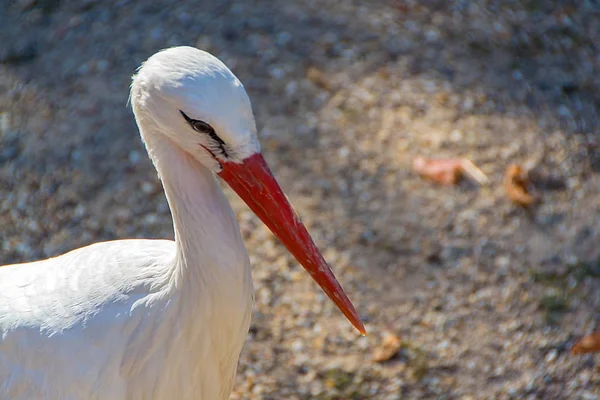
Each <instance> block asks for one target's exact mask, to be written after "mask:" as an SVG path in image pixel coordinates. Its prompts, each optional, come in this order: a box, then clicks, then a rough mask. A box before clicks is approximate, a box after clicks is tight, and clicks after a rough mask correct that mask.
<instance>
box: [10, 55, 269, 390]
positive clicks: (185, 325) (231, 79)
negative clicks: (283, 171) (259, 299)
mask: <svg viewBox="0 0 600 400" xmlns="http://www.w3.org/2000/svg"><path fill="white" fill-rule="evenodd" d="M201 91H203V93H204V94H203V95H202V96H200V95H199V92H201ZM131 100H132V105H133V109H134V113H135V115H136V120H137V122H138V126H139V128H140V132H141V134H142V138H143V140H144V142H145V143H146V147H147V149H148V152H149V154H150V155H151V158H152V160H153V162H154V164H155V166H156V168H157V170H158V172H159V175H160V177H161V179H162V181H163V186H164V188H165V193H166V196H167V200H168V202H169V206H170V208H171V213H172V216H173V223H174V230H175V241H167V240H119V241H113V242H104V243H97V244H93V245H91V246H88V247H84V248H81V249H77V250H74V251H72V252H70V253H67V254H64V255H62V256H60V257H56V258H52V259H48V260H43V261H36V262H32V263H27V264H15V265H8V266H4V267H1V268H0V335H1V336H0V398H1V399H13V400H20V399H23V400H25V399H27V400H30V399H61V400H69V399H83V398H85V399H110V400H119V399H130V400H133V399H165V400H166V399H199V400H219V399H227V398H228V397H229V394H230V392H231V388H232V383H233V380H234V377H235V371H236V366H237V361H238V357H239V354H240V351H241V349H242V345H243V342H244V339H245V336H246V334H247V332H248V328H249V324H250V314H251V309H252V303H253V290H252V282H251V276H250V263H249V260H248V256H247V254H246V250H245V248H244V246H243V243H242V240H241V235H240V232H239V227H238V224H237V221H236V220H235V216H234V214H233V211H232V210H231V207H230V205H229V203H228V202H227V200H226V198H225V196H224V195H223V192H222V191H221V189H220V187H219V185H218V183H217V182H216V180H215V178H214V175H213V171H215V170H216V169H217V168H218V163H216V162H215V160H214V159H212V157H207V156H206V152H205V151H202V149H201V147H200V146H198V141H199V140H204V139H202V138H201V137H199V136H198V134H197V133H196V132H194V131H193V130H191V129H189V127H187V126H185V124H184V122H185V121H183V120H182V118H181V115H180V114H179V113H178V111H179V109H181V108H182V107H185V108H186V111H187V112H189V113H191V114H194V115H195V116H197V118H205V119H208V118H207V116H210V119H211V122H210V123H211V124H214V125H215V126H218V127H219V134H220V135H223V136H224V137H225V138H226V141H227V142H228V145H229V146H231V148H232V149H233V150H235V151H233V153H235V154H237V155H238V156H239V157H241V158H243V157H245V156H247V155H249V154H253V153H255V152H257V151H258V150H259V147H258V141H257V139H256V128H255V125H254V118H253V117H252V111H251V108H250V103H249V101H248V99H247V95H246V93H245V91H244V89H243V86H241V83H239V81H238V80H237V78H235V76H234V75H233V74H232V73H231V72H230V71H229V70H228V69H227V68H226V67H225V66H224V65H223V64H222V63H221V62H220V61H218V60H217V59H216V58H214V57H212V56H210V55H208V54H207V53H204V52H201V51H199V50H196V49H192V48H175V49H169V50H166V51H163V52H161V53H158V54H157V55H155V56H153V57H151V58H150V59H149V60H148V62H147V63H146V64H145V66H144V67H142V68H141V70H140V71H139V73H138V75H137V77H136V78H134V82H133V85H132V95H131Z"/></svg>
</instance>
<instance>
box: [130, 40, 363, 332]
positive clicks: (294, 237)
mask: <svg viewBox="0 0 600 400" xmlns="http://www.w3.org/2000/svg"><path fill="white" fill-rule="evenodd" d="M131 103H132V106H133V110H134V113H135V116H136V119H137V121H138V124H140V125H141V122H142V121H143V122H144V125H146V126H147V125H151V126H154V127H155V128H156V129H155V131H156V132H160V133H161V134H162V135H165V137H166V138H168V139H169V140H170V141H171V142H172V143H174V144H175V145H177V146H178V147H180V148H181V149H182V150H183V151H185V152H187V153H189V154H190V155H192V156H193V157H194V158H195V159H196V160H197V161H198V162H200V163H201V164H202V165H204V166H205V167H206V168H208V169H210V170H211V171H213V172H214V173H215V174H217V175H218V176H219V177H220V178H222V179H223V180H224V181H225V182H227V183H228V184H229V186H230V187H231V188H232V189H233V190H234V191H235V192H236V193H237V194H238V195H239V196H240V197H241V198H242V200H244V202H246V204H247V205H248V206H249V207H250V209H251V210H252V211H254V213H255V214H256V215H257V216H258V217H259V218H260V219H261V220H262V221H263V222H264V223H265V225H267V227H268V228H269V229H270V230H271V231H272V232H273V234H274V235H275V236H276V237H277V238H278V239H279V240H280V241H281V242H282V243H283V244H284V245H285V246H286V248H287V249H288V250H289V251H290V252H291V253H292V254H293V255H294V257H295V258H296V259H297V260H298V262H300V264H302V266H303V267H304V268H305V269H306V271H307V272H308V273H309V274H310V275H311V276H312V278H313V279H314V280H315V281H316V282H317V283H318V284H319V286H320V287H321V288H322V289H323V291H325V293H326V294H327V295H328V296H329V298H330V299H331V300H332V301H333V302H334V303H335V304H336V305H337V306H338V307H339V309H340V310H341V311H342V312H343V313H344V315H345V316H346V317H347V318H348V319H349V321H350V322H351V323H352V324H353V325H354V326H355V327H356V328H357V329H358V330H359V331H360V332H361V333H363V334H364V333H365V328H364V326H363V325H362V323H361V321H360V318H359V316H358V314H357V312H356V310H355V309H354V306H353V305H352V303H351V302H350V300H349V299H348V297H347V296H346V294H345V293H344V290H343V289H342V287H341V285H340V284H339V283H338V281H337V280H336V278H335V276H334V275H333V272H332V271H331V269H330V268H329V266H328V265H327V263H326V262H325V260H324V258H323V256H322V255H321V253H320V252H319V250H318V249H317V247H316V245H315V244H314V242H313V240H312V238H311V237H310V235H309V233H308V231H307V230H306V228H305V227H304V224H302V222H301V221H300V218H299V217H298V215H297V214H296V212H295V211H294V209H293V208H292V206H291V205H290V203H289V201H288V200H287V197H286V196H285V194H284V193H283V191H282V190H281V188H280V187H279V184H278V183H277V181H276V180H275V178H274V177H273V174H272V173H271V171H270V170H269V167H268V166H267V164H266V162H265V160H264V159H263V157H262V155H261V153H260V145H259V143H258V138H257V135H256V124H255V121H254V116H253V113H252V107H251V105H250V100H249V99H248V95H247V94H246V91H245V89H244V86H243V85H242V83H241V82H240V81H239V80H238V79H237V77H236V76H235V75H234V74H233V73H232V72H231V71H230V70H229V69H228V68H227V67H226V66H225V64H223V63H222V62H221V61H219V60H218V59H217V58H216V57H214V56H212V55H210V54H209V53H206V52H204V51H201V50H198V49H195V48H193V47H174V48H170V49H167V50H163V51H161V52H159V53H157V54H155V55H153V56H152V57H150V58H149V59H148V60H147V61H146V62H145V63H144V64H143V65H142V66H141V67H140V69H139V71H138V73H137V75H135V76H134V78H133V83H132V85H131ZM143 134H144V133H143V132H142V135H143Z"/></svg>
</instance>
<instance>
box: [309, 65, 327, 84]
mask: <svg viewBox="0 0 600 400" xmlns="http://www.w3.org/2000/svg"><path fill="white" fill-rule="evenodd" d="M306 77H307V78H308V80H309V81H311V82H312V83H314V84H315V85H317V86H319V87H320V88H322V89H329V87H330V79H329V78H328V77H327V75H326V74H325V73H324V72H323V71H321V70H319V69H317V68H315V67H312V66H311V67H308V69H307V70H306Z"/></svg>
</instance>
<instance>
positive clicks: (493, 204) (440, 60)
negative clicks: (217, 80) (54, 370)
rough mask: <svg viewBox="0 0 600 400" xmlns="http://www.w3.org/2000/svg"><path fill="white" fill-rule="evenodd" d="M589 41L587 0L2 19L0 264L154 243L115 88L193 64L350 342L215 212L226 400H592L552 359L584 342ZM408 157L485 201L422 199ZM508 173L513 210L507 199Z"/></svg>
mask: <svg viewBox="0 0 600 400" xmlns="http://www.w3.org/2000/svg"><path fill="white" fill-rule="evenodd" d="M599 37H600V5H599V4H598V2H597V1H593V0H589V1H574V0H573V1H566V0H565V1H554V2H544V1H541V0H527V1H508V0H507V1H484V0H476V1H460V0H457V1H453V2H449V1H445V0H422V1H392V0H389V1H380V0H373V1H369V2H361V1H346V2H340V1H333V0H322V1H312V0H301V1H289V2H271V1H266V0H250V1H244V2H242V1H239V2H233V1H221V2H216V1H214V2H210V1H201V2H185V3H183V2H176V1H168V0H159V1H154V2H146V1H142V0H137V1H133V0H131V1H127V0H120V1H108V0H106V1H99V0H82V1H77V2H76V1H63V2H58V1H57V0H8V1H1V2H0V43H2V45H0V187H1V188H2V190H1V191H0V193H1V196H0V224H1V226H2V229H1V233H0V235H1V236H0V238H1V241H0V242H1V245H2V250H1V252H0V263H1V264H5V263H15V262H21V261H27V260H33V259H37V258H42V257H48V256H53V255H56V254H60V253H62V252H65V251H67V250H69V249H72V248H75V247H79V246H83V245H86V244H89V243H91V242H95V241H99V240H108V239H115V238H126V237H160V238H170V237H172V227H171V220H170V217H169V211H168V208H167V204H166V201H165V198H164V196H163V194H162V191H161V188H160V185H159V182H158V180H157V178H156V173H155V171H154V170H153V168H152V166H151V164H150V162H149V160H148V159H147V158H146V155H145V153H144V150H143V147H142V145H141V143H140V141H139V138H138V135H137V129H136V127H135V124H134V121H133V117H132V114H131V110H130V109H129V108H127V107H126V102H127V96H128V85H129V80H130V76H131V75H132V73H133V72H134V70H135V68H136V67H137V66H138V65H139V64H140V62H142V61H143V60H145V59H146V58H147V57H148V56H150V55H151V54H153V53H154V52H156V51H157V50H159V49H161V48H164V47H169V46H172V45H183V44H186V45H195V46H197V47H200V48H203V49H205V50H208V51H210V52H212V53H213V54H215V55H217V56H218V57H219V58H221V59H222V60H223V61H225V62H226V63H227V64H228V65H229V66H230V67H231V68H232V69H233V71H234V72H235V73H236V74H237V75H238V76H239V77H240V79H241V80H242V81H243V82H244V83H245V86H246V88H247V90H248V92H249V94H250V97H251V99H252V102H253V106H254V110H255V114H256V117H257V122H258V126H259V131H260V136H261V140H262V143H263V149H264V152H265V156H266V158H267V159H268V160H269V162H270V163H271V164H272V168H273V170H274V171H275V173H276V175H277V176H278V178H279V180H280V182H281V184H282V186H283V187H284V189H285V190H286V191H287V193H288V194H289V196H290V198H291V200H292V202H293V203H294V204H295V206H296V208H297V210H298V212H299V213H300V214H301V215H302V216H303V219H304V221H305V222H306V223H307V225H308V227H309V229H310V230H311V232H312V233H313V235H314V237H315V239H316V240H317V243H318V244H319V246H320V247H321V248H322V249H323V250H324V253H325V255H326V258H327V259H328V260H330V262H331V264H332V266H333V267H334V269H335V270H336V272H337V275H338V277H340V280H341V281H342V283H343V284H344V286H345V288H346V290H347V292H348V293H349V294H350V297H351V298H352V299H353V301H354V303H355V304H356V305H357V307H358V308H359V309H360V310H361V313H362V315H363V316H364V320H365V321H366V322H367V329H368V330H369V335H368V336H367V337H359V336H358V335H357V334H356V332H355V331H353V330H352V328H351V327H350V326H349V324H348V323H347V322H346V321H345V320H344V318H343V317H342V316H341V315H340V313H338V312H337V311H336V310H335V309H334V307H333V306H332V304H330V302H329V301H327V300H326V298H325V297H324V295H323V294H321V293H320V292H319V290H317V288H316V285H314V284H313V283H312V282H311V281H310V279H309V277H308V276H307V274H305V273H304V272H303V271H302V270H301V268H300V267H299V266H298V265H297V264H296V263H295V262H294V261H293V260H292V258H291V257H290V256H289V255H288V254H287V252H286V251H285V250H284V249H283V248H282V246H280V245H279V244H278V243H276V241H275V240H274V238H273V237H272V235H271V234H270V233H269V232H268V231H267V229H266V228H264V227H263V226H262V225H261V224H260V223H259V222H258V220H257V219H256V218H255V217H254V216H253V215H252V214H251V213H250V212H249V211H248V210H247V209H246V208H245V206H243V205H242V204H241V202H240V201H239V200H238V199H237V198H235V196H233V195H231V192H229V191H228V195H229V196H230V198H231V199H232V202H233V204H234V208H235V210H236V212H237V214H238V216H239V219H240V224H241V228H242V231H243V234H244V237H245V241H246V244H247V247H248V249H249V253H250V255H251V259H252V261H253V265H254V271H253V275H254V282H255V287H256V298H257V305H256V308H255V313H254V319H253V324H252V328H251V332H250V334H249V337H248V341H247V343H246V347H245V349H244V351H243V354H242V357H241V361H240V367H239V374H238V378H237V384H236V388H235V392H234V395H233V396H232V399H404V398H406V399H413V398H414V399H417V398H438V399H465V400H466V399H509V398H511V399H582V400H593V399H599V398H600V366H599V364H598V360H599V359H598V356H594V355H587V356H573V355H571V354H570V353H569V351H568V350H569V348H570V346H571V344H572V343H573V341H574V340H575V339H576V338H577V337H579V336H581V335H583V334H585V333H588V332H590V331H593V330H594V329H598V325H599V324H600V312H599V310H600V290H599V289H600V258H599V251H600V250H599V246H598V243H599V241H600V178H599V172H600V150H599V148H600V147H599V146H600V133H599V130H600V122H599V121H600V120H599V118H598V113H599V109H600V95H599V93H600V55H599V54H600V53H599V52H598V38H599ZM594 38H595V39H594ZM419 155H422V156H425V157H468V158H469V159H471V160H472V161H473V162H474V163H475V164H477V165H478V166H479V167H480V168H481V169H482V170H483V171H484V172H485V173H486V174H487V175H488V176H489V177H490V179H491V180H492V184H491V185H489V186H487V187H478V186H476V185H473V184H470V183H468V182H464V183H461V184H459V185H457V186H436V185H435V184H432V183H430V182H427V181H423V180H422V179H420V178H419V177H418V176H416V175H415V174H414V173H412V172H411V170H410V166H411V162H412V159H413V158H414V157H416V156H419ZM511 163H517V164H521V165H523V166H524V167H525V168H526V169H528V170H529V171H530V175H531V177H532V180H533V183H534V184H535V186H536V190H537V192H538V194H539V195H540V196H541V198H542V203H541V204H540V205H539V206H537V207H535V208H534V209H532V210H523V209H520V208H518V207H517V206H515V205H513V204H511V203H510V201H509V200H507V199H506V197H505V194H504V189H503V187H502V176H503V174H504V171H505V169H506V167H507V166H508V165H509V164H511ZM394 336H397V337H398V338H399V339H400V341H401V348H400V349H399V351H398V352H397V353H396V355H395V356H394V357H393V358H392V359H391V360H389V361H386V362H383V363H379V362H375V361H374V360H373V352H374V351H376V350H377V349H379V348H380V347H381V346H382V343H384V341H386V340H388V341H389V339H385V337H388V338H389V337H394ZM392 353H393V352H392Z"/></svg>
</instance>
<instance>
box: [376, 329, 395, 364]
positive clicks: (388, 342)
mask: <svg viewBox="0 0 600 400" xmlns="http://www.w3.org/2000/svg"><path fill="white" fill-rule="evenodd" d="M401 346H402V341H401V340H400V338H399V337H398V336H396V335H394V334H391V333H389V334H387V335H385V336H384V338H383V341H382V343H381V346H379V347H378V348H376V349H375V351H373V361H375V362H384V361H388V360H391V359H392V358H394V356H395V355H396V354H397V353H398V350H400V347H401Z"/></svg>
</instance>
